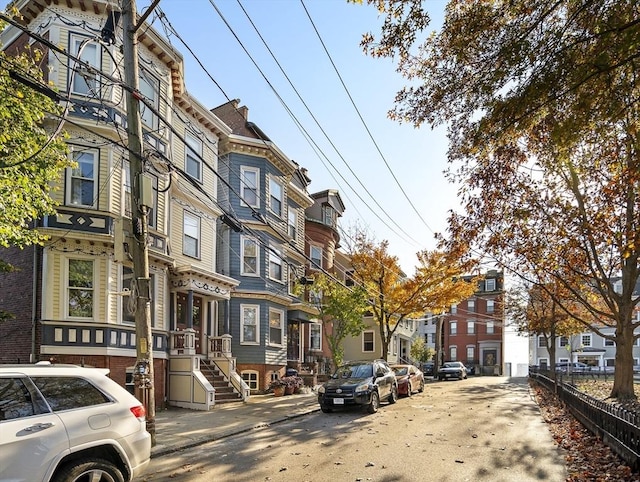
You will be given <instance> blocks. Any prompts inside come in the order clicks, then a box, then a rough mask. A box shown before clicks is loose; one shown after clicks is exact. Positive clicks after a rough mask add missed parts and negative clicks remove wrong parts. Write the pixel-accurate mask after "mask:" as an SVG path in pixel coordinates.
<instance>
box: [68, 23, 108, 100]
mask: <svg viewBox="0 0 640 482" xmlns="http://www.w3.org/2000/svg"><path fill="white" fill-rule="evenodd" d="M69 44H70V46H71V53H72V54H73V55H74V56H76V57H78V58H79V59H80V60H82V61H83V62H84V63H86V64H89V65H90V66H91V67H93V69H95V70H93V69H90V68H88V67H85V66H84V65H80V64H79V63H77V62H75V61H70V62H69V65H70V66H71V67H72V69H73V70H71V71H70V75H71V76H72V81H71V92H72V93H74V94H79V95H84V96H87V97H98V98H100V97H101V96H102V95H101V93H100V90H101V82H100V81H101V78H100V76H99V74H98V73H97V72H99V71H101V70H102V49H101V47H100V45H99V44H98V43H97V42H93V41H91V39H90V38H89V37H85V36H83V35H76V34H71V35H70V39H69Z"/></svg>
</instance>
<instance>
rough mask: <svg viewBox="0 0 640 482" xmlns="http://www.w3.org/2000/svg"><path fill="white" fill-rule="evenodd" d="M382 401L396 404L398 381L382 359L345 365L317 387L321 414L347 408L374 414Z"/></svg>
mask: <svg viewBox="0 0 640 482" xmlns="http://www.w3.org/2000/svg"><path fill="white" fill-rule="evenodd" d="M385 400H386V401H388V402H389V403H396V400H398V382H397V381H396V376H395V374H394V373H393V370H391V368H390V367H389V365H388V364H387V362H386V361H384V360H373V361H372V360H368V361H352V362H348V363H345V364H343V365H342V366H340V367H339V368H338V369H337V370H336V372H335V373H334V374H333V375H331V378H330V379H329V380H328V381H327V382H326V383H324V384H323V385H321V386H320V387H319V388H318V403H319V404H320V409H321V410H322V411H323V412H324V413H328V412H331V411H332V410H333V409H335V408H343V407H349V406H360V407H366V408H367V411H368V412H369V413H375V412H377V411H378V408H379V406H380V402H381V401H385Z"/></svg>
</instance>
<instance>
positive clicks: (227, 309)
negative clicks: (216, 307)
mask: <svg viewBox="0 0 640 482" xmlns="http://www.w3.org/2000/svg"><path fill="white" fill-rule="evenodd" d="M230 303H231V300H224V334H225V335H230V334H231V313H230V312H231V308H230Z"/></svg>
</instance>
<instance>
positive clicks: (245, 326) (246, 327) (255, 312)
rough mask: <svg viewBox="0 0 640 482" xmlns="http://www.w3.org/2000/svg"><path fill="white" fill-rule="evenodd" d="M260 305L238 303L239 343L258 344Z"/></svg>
mask: <svg viewBox="0 0 640 482" xmlns="http://www.w3.org/2000/svg"><path fill="white" fill-rule="evenodd" d="M259 318H260V307H259V306H256V305H240V343H243V344H245V345H258V344H259V337H260V324H259V323H258V321H259Z"/></svg>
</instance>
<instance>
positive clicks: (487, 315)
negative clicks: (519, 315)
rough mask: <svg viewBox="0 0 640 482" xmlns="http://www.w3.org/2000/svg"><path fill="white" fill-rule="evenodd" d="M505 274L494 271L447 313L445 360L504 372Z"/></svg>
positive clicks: (484, 371)
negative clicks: (473, 291) (469, 295)
mask: <svg viewBox="0 0 640 482" xmlns="http://www.w3.org/2000/svg"><path fill="white" fill-rule="evenodd" d="M503 294H504V276H503V273H502V272H501V271H496V270H490V271H488V272H486V273H485V274H484V275H483V276H482V279H481V280H480V281H479V282H478V289H477V291H476V292H475V293H474V294H473V296H471V297H469V298H467V299H466V300H464V301H462V302H460V303H458V304H457V305H453V306H452V307H451V308H450V310H449V312H448V313H446V314H445V315H443V324H442V347H443V350H442V355H443V357H444V360H440V362H442V361H461V362H463V363H465V364H467V365H473V366H475V367H476V373H477V374H483V375H489V374H491V375H493V374H502V373H503V369H504V366H503V365H504V340H503V333H504V330H503V328H504V308H503Z"/></svg>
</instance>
